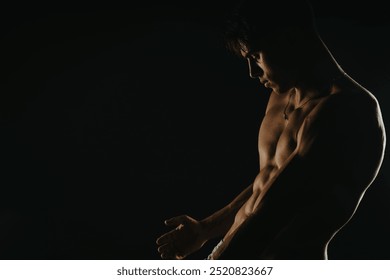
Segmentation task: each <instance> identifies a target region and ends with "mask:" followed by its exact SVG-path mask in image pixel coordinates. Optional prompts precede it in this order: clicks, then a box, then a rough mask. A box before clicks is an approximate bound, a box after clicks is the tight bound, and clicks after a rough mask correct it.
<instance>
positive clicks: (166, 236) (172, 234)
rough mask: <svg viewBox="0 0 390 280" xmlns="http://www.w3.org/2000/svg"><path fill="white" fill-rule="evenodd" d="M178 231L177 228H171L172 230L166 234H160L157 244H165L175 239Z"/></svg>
mask: <svg viewBox="0 0 390 280" xmlns="http://www.w3.org/2000/svg"><path fill="white" fill-rule="evenodd" d="M176 234H177V231H176V229H174V230H171V231H170V232H167V233H166V234H164V235H162V236H160V237H159V238H158V239H157V240H156V243H157V245H163V244H165V243H167V242H169V241H173V240H174V239H175V237H176Z"/></svg>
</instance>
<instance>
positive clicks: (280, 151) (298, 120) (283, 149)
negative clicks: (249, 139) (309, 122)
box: [259, 108, 307, 167]
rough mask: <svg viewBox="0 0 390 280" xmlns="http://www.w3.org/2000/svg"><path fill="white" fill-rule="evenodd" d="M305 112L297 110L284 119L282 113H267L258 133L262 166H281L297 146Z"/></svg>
mask: <svg viewBox="0 0 390 280" xmlns="http://www.w3.org/2000/svg"><path fill="white" fill-rule="evenodd" d="M306 116H307V112H305V111H303V110H302V109H297V110H295V111H294V112H292V113H291V114H290V115H289V118H288V120H285V119H284V116H283V112H282V111H281V110H280V108H279V109H278V108H277V109H273V110H270V111H268V112H267V114H266V116H265V117H264V119H263V122H262V124H261V127H260V132H259V154H260V160H261V162H262V163H263V164H264V163H265V162H267V163H268V164H270V163H273V164H275V165H277V166H279V167H280V166H281V165H282V164H283V162H284V161H285V160H286V159H287V158H288V157H289V156H290V155H291V154H292V153H293V152H294V150H295V149H296V148H297V147H298V145H299V138H300V137H299V136H298V134H299V130H300V128H301V127H302V124H303V121H304V120H305V117H306Z"/></svg>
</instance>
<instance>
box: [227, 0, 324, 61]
mask: <svg viewBox="0 0 390 280" xmlns="http://www.w3.org/2000/svg"><path fill="white" fill-rule="evenodd" d="M291 27H295V28H299V29H300V30H302V31H304V32H307V33H308V34H309V33H310V34H317V30H316V27H315V19H314V13H313V10H312V7H311V5H310V3H309V2H308V1H306V0H290V1H286V0H243V1H241V3H240V4H239V5H238V6H237V7H236V8H235V9H234V10H233V11H232V12H231V13H230V14H229V15H228V17H227V20H226V28H225V32H224V39H225V42H226V46H227V48H228V49H229V50H230V51H233V52H234V53H238V54H239V53H240V51H241V49H242V45H245V46H247V47H251V48H253V49H259V48H261V47H262V46H263V45H264V44H265V43H266V42H267V40H270V38H272V36H274V35H275V34H277V33H280V32H283V30H286V28H291Z"/></svg>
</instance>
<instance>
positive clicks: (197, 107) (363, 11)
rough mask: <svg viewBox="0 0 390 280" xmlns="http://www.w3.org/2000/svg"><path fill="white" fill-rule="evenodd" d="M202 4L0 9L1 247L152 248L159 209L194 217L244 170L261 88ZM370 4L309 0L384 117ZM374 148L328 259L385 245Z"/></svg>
mask: <svg viewBox="0 0 390 280" xmlns="http://www.w3.org/2000/svg"><path fill="white" fill-rule="evenodd" d="M129 2H132V1H129ZM183 2H184V1H183ZM376 2H378V3H376ZM217 3H218V2H216V1H214V2H208V1H191V2H185V4H183V3H180V2H179V1H177V2H174V1H168V2H166V1H165V3H164V4H154V3H151V2H144V4H128V5H127V6H123V5H122V6H115V5H114V4H113V3H111V4H110V5H107V4H106V5H104V6H96V5H95V6H87V5H85V6H82V5H81V4H80V3H79V4H78V5H77V6H76V5H72V6H71V5H70V4H68V5H65V4H64V5H62V4H51V6H47V5H39V4H38V3H34V4H30V5H22V4H18V5H16V4H8V6H6V7H5V8H4V9H3V10H2V12H1V13H2V17H1V18H2V21H3V24H2V26H1V27H2V30H3V31H2V32H1V37H2V44H1V45H2V49H3V50H2V52H1V66H2V68H3V71H2V72H3V74H2V77H3V78H4V81H3V82H2V83H1V97H0V98H1V99H0V109H1V110H0V115H1V137H0V144H1V146H0V147H1V153H0V163H1V174H0V176H1V181H0V184H1V196H0V197H1V203H0V227H1V228H0V242H1V246H0V248H1V249H0V257H1V258H2V259H158V258H159V256H158V254H157V252H156V246H155V239H156V237H158V236H159V235H160V234H162V233H163V232H164V231H165V230H166V229H165V227H164V225H163V220H164V219H166V218H169V217H171V216H174V215H179V214H190V215H192V216H193V217H195V218H202V217H205V216H206V215H208V214H210V213H212V212H213V211H215V210H217V209H219V208H220V207H222V206H224V205H225V204H226V203H227V202H229V201H230V200H231V199H232V198H233V197H234V196H235V195H236V194H238V192H239V191H240V190H241V189H242V188H243V187H246V186H247V185H249V184H250V183H251V181H252V180H253V178H254V177H255V176H256V171H257V168H258V156H257V133H258V128H259V124H260V121H261V119H262V117H263V113H264V108H265V105H266V102H267V100H268V92H267V91H265V90H264V89H262V88H261V87H260V85H259V82H258V81H256V80H251V79H250V78H249V77H248V75H247V67H246V65H245V62H244V61H243V60H240V59H239V58H237V57H234V56H233V55H231V54H229V53H228V52H227V51H226V50H225V48H224V46H223V43H222V40H221V36H220V27H221V26H220V23H221V20H222V19H223V15H224V12H225V10H226V9H229V8H230V7H231V3H233V1H219V3H224V4H223V5H220V6H219V7H218V5H217ZM370 3H371V4H372V5H371V6H364V5H363V4H361V5H359V4H354V6H349V7H348V6H342V5H341V4H342V1H338V2H337V5H335V3H331V2H329V1H320V2H316V4H315V5H314V8H315V10H316V13H317V15H318V17H319V21H318V26H319V30H320V32H321V34H322V37H323V38H324V40H325V42H326V43H327V45H328V46H329V48H330V49H331V51H332V53H333V54H334V56H335V57H336V59H337V60H338V61H339V63H340V64H341V66H342V67H343V68H344V69H345V70H346V72H347V73H349V74H350V75H351V76H352V77H354V78H355V79H356V80H358V81H359V82H360V83H361V84H362V85H363V86H365V87H366V88H368V89H369V90H370V91H371V92H372V93H374V94H375V95H376V97H377V98H378V100H379V101H380V104H381V106H382V110H383V116H384V119H385V122H386V123H389V121H390V120H389V117H390V100H389V97H388V93H389V89H390V69H389V52H388V50H389V49H390V43H389V41H388V38H387V37H388V34H389V32H390V25H389V21H387V20H386V19H385V17H384V16H385V15H384V13H382V11H384V10H385V8H384V7H385V6H384V4H379V1H374V2H373V1H370ZM344 4H345V3H344ZM131 5H133V6H131ZM378 5H379V6H378ZM271 12H272V11H271ZM364 148H365V147H362V149H364ZM388 162H389V161H388V157H387V156H386V158H385V162H384V165H383V168H382V170H381V173H380V174H379V176H378V178H377V180H376V182H375V183H374V184H373V186H372V187H371V188H370V189H369V190H368V191H367V193H366V195H365V197H364V199H363V201H362V203H361V206H360V208H359V209H358V211H357V213H356V215H355V216H354V218H353V219H352V221H351V222H350V223H349V224H348V225H347V226H346V227H345V228H344V229H343V230H342V231H341V232H340V233H339V234H338V235H337V236H336V238H335V239H334V241H333V242H332V244H331V246H330V250H329V255H330V258H332V259H390V241H389V239H388V236H390V229H389V227H388V221H389V218H390V206H389V203H388V201H389V199H390V191H389V182H388V181H389V175H388V174H389V173H388V171H389V163H388ZM214 244H215V243H211V244H210V245H208V246H206V247H205V248H204V249H203V250H202V251H201V252H199V253H198V254H195V255H194V256H192V257H191V258H202V257H204V256H205V255H207V254H208V251H209V250H210V249H211V247H212V246H213V245H214Z"/></svg>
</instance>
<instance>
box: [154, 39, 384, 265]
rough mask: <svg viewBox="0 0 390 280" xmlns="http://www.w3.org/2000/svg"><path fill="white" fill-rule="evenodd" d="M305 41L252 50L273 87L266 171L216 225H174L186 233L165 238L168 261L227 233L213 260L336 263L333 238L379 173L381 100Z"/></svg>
mask: <svg viewBox="0 0 390 280" xmlns="http://www.w3.org/2000/svg"><path fill="white" fill-rule="evenodd" d="M294 35H295V37H296V38H299V36H300V34H294ZM300 41H302V42H305V43H304V44H296V45H293V46H291V43H290V44H289V46H288V48H287V47H285V48H284V47H283V44H281V42H280V41H277V42H276V44H275V46H277V47H274V48H273V49H272V51H268V50H250V49H249V48H247V47H246V46H244V45H243V47H242V56H243V57H244V58H245V59H246V60H247V61H248V65H249V71H250V76H251V77H253V78H257V79H259V80H260V82H261V83H262V84H263V85H264V86H265V87H268V88H270V89H272V93H271V96H270V99H269V102H268V106H267V110H266V115H265V117H264V119H263V121H262V124H261V127H260V131H259V142H258V150H259V158H260V164H259V167H260V170H259V174H258V175H257V177H256V178H255V180H254V182H253V184H252V185H251V186H249V187H248V188H246V189H245V190H244V191H243V192H242V193H241V194H240V195H239V196H238V197H237V198H236V199H235V200H233V201H232V202H231V203H230V204H228V205H227V206H226V207H225V208H223V209H221V210H219V211H218V212H216V213H214V214H213V215H211V216H209V217H208V218H206V219H204V220H201V221H197V220H195V219H193V218H191V217H189V216H186V215H184V216H180V217H176V218H173V219H171V220H168V221H167V222H166V224H167V225H168V226H174V227H176V228H175V229H174V230H172V231H170V232H168V233H166V234H164V235H163V236H161V237H160V238H158V240H157V244H158V245H159V249H158V250H159V252H160V253H161V257H162V258H163V259H182V258H185V257H186V256H188V255H189V254H191V253H193V252H195V251H196V250H198V249H200V248H201V247H202V246H203V244H204V243H205V242H207V241H208V240H210V239H213V238H215V237H219V236H221V237H223V241H224V242H223V244H222V245H221V246H220V247H219V248H218V249H217V250H216V251H215V252H213V254H212V256H211V258H212V259H326V258H327V246H328V244H329V242H330V240H331V239H332V238H333V237H334V235H335V234H336V233H337V232H338V231H339V230H340V229H341V228H342V227H343V226H344V225H345V224H346V223H347V222H348V221H349V219H350V218H351V217H352V216H353V214H354V212H355V210H356V208H357V207H358V205H359V202H360V200H361V199H362V197H363V195H364V192H365V191H366V189H367V188H368V187H369V186H370V184H371V183H372V182H373V180H374V179H375V177H376V175H377V173H378V171H379V168H380V166H381V163H382V160H383V153H384V148H385V130H384V125H383V120H382V116H381V112H380V108H379V105H378V102H377V100H376V99H375V97H374V96H373V95H372V94H371V93H370V92H368V91H367V90H366V89H364V88H363V87H362V86H360V85H359V84H358V83H356V82H355V81H354V80H353V79H352V78H351V77H349V76H348V75H347V74H345V73H344V71H343V70H342V69H341V68H340V67H339V65H338V64H337V63H336V62H335V60H334V59H333V57H332V56H331V54H330V53H329V51H328V50H327V48H326V47H325V45H324V44H323V43H322V41H321V40H319V39H318V38H315V39H310V40H306V41H305V40H300ZM284 45H287V44H284ZM280 46H282V47H280ZM275 57H279V58H280V57H281V58H282V59H280V60H275ZM282 69H287V70H286V71H284V70H282Z"/></svg>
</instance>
